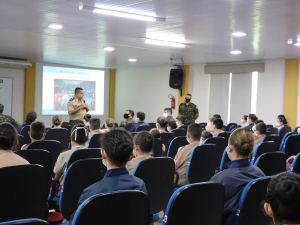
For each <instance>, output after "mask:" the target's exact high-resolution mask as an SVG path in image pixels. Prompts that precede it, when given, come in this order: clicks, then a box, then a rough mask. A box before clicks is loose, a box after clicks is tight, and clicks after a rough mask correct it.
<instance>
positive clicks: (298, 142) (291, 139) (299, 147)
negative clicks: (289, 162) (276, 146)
mask: <svg viewBox="0 0 300 225" xmlns="http://www.w3.org/2000/svg"><path fill="white" fill-rule="evenodd" d="M282 152H284V153H285V157H286V158H287V159H288V158H289V157H290V156H292V155H297V154H298V153H300V135H297V134H294V135H290V136H288V137H287V139H286V140H285V144H284V146H283V149H282Z"/></svg>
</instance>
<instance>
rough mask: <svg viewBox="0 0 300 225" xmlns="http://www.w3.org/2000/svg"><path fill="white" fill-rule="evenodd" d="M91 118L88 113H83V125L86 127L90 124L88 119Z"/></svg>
mask: <svg viewBox="0 0 300 225" xmlns="http://www.w3.org/2000/svg"><path fill="white" fill-rule="evenodd" d="M91 118H92V115H91V114H89V113H87V114H85V115H84V117H83V122H84V125H85V126H86V127H89V126H90V120H91Z"/></svg>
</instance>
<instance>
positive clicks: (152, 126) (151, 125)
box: [148, 123, 156, 129]
mask: <svg viewBox="0 0 300 225" xmlns="http://www.w3.org/2000/svg"><path fill="white" fill-rule="evenodd" d="M148 124H149V126H150V127H151V129H153V128H156V123H148Z"/></svg>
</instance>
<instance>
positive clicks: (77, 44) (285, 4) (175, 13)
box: [0, 0, 300, 68]
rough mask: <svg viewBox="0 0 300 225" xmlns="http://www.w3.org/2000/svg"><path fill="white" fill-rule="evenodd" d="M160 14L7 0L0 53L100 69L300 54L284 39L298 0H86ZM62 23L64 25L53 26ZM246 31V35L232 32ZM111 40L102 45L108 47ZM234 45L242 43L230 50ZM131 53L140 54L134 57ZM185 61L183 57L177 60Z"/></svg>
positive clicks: (297, 15)
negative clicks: (148, 40) (142, 17)
mask: <svg viewBox="0 0 300 225" xmlns="http://www.w3.org/2000/svg"><path fill="white" fill-rule="evenodd" d="M82 2H83V4H84V5H89V6H94V5H95V4H103V5H109V6H115V7H125V8H130V9H135V10H141V11H146V12H151V13H155V14H156V15H157V16H159V17H165V18H166V22H146V21H139V20H133V19H126V18H120V17H113V16H106V15H99V14H94V13H91V12H87V11H80V10H79V7H78V6H79V3H80V1H74V0H22V1H20V0H4V1H1V7H0V56H5V57H17V58H26V59H29V60H32V61H39V62H49V63H60V64H67V65H77V66H84V67H97V68H131V67H149V66H166V65H167V66H168V65H169V64H170V60H169V59H170V58H171V57H172V58H178V59H180V58H183V59H184V62H185V64H190V65H191V64H197V63H213V62H232V61H245V60H262V59H275V58H293V57H299V55H300V47H296V46H294V45H288V44H287V39H288V38H293V39H296V38H297V35H298V34H300V1H299V0H103V1H93V0H82ZM50 23H60V24H62V25H63V26H64V27H63V29H61V30H53V29H50V28H48V25H49V24H50ZM232 31H244V32H246V33H247V34H248V35H247V36H246V37H240V38H238V37H232V36H231V32H232ZM146 34H147V35H150V36H149V37H154V38H162V39H168V40H170V41H177V42H185V43H189V44H191V47H186V48H184V49H178V48H170V47H163V46H155V45H148V44H145V43H138V42H136V38H138V37H146ZM107 45H110V46H114V47H115V48H116V49H115V51H113V52H105V51H104V50H103V47H104V46H107ZM231 50H241V51H242V54H240V55H231V54H230V51H231ZM129 58H136V59H137V60H138V61H137V62H135V63H132V62H131V63H130V62H128V61H127V60H128V59H129ZM175 62H180V61H175Z"/></svg>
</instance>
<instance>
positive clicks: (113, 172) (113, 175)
mask: <svg viewBox="0 0 300 225" xmlns="http://www.w3.org/2000/svg"><path fill="white" fill-rule="evenodd" d="M122 190H127V191H130V190H138V191H143V192H144V193H146V194H148V192H147V189H146V186H145V184H144V181H142V180H141V179H139V178H137V177H135V176H132V175H129V173H128V171H127V169H126V168H117V169H110V170H108V171H107V172H106V173H105V176H104V178H103V179H102V180H101V181H98V182H97V183H94V184H92V185H91V186H89V187H88V188H86V189H84V190H83V192H82V194H81V196H80V199H79V202H78V207H79V206H80V205H81V204H82V203H83V202H84V201H85V200H86V199H88V198H89V197H92V196H94V195H97V194H104V193H109V192H115V191H122Z"/></svg>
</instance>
